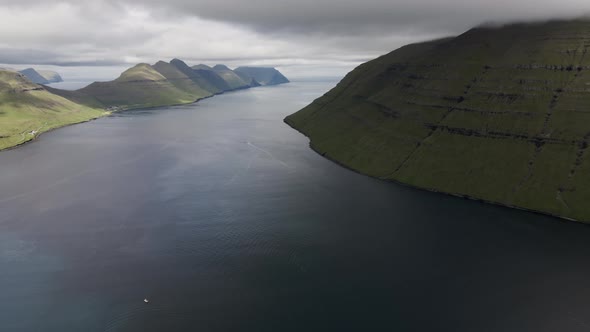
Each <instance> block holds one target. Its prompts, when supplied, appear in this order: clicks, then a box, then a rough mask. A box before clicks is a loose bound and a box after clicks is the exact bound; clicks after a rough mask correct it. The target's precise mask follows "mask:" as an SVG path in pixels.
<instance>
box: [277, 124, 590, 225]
mask: <svg viewBox="0 0 590 332" xmlns="http://www.w3.org/2000/svg"><path fill="white" fill-rule="evenodd" d="M283 122H284V123H285V124H287V125H288V126H289V127H291V128H293V129H294V130H296V131H297V132H299V133H300V134H302V135H303V136H305V137H307V138H308V139H309V147H310V149H312V150H313V151H314V152H315V153H317V154H318V155H320V156H322V157H323V158H326V159H327V160H329V161H331V162H333V163H335V164H337V165H339V166H340V167H343V168H346V169H348V170H350V171H353V172H355V173H357V174H360V175H363V176H366V177H369V178H371V179H375V180H379V181H383V182H390V183H395V184H398V185H402V186H404V187H408V188H412V189H417V190H424V191H429V192H433V193H437V194H444V195H447V196H452V197H457V198H461V199H465V200H470V201H476V202H479V203H485V204H489V205H495V206H500V207H503V208H509V209H515V210H520V211H525V212H530V213H534V214H538V215H543V216H547V217H553V218H556V219H559V220H561V221H563V222H575V223H578V224H583V225H588V226H590V222H587V221H583V220H577V219H573V218H569V217H565V216H560V215H557V214H554V213H550V212H545V211H541V210H534V209H528V208H524V207H520V206H515V205H510V204H506V203H502V202H496V201H491V200H487V199H484V198H479V197H474V196H470V195H461V194H453V193H449V192H445V191H441V190H437V189H433V188H425V187H419V186H415V185H412V184H409V183H405V182H401V181H398V180H394V179H384V178H378V177H373V176H370V175H367V174H365V173H363V172H361V171H359V170H357V169H354V168H352V167H350V166H348V165H346V164H344V163H342V162H340V161H338V160H336V159H334V158H331V157H330V156H328V155H327V154H326V153H322V152H320V151H318V150H317V149H316V148H315V147H314V146H313V143H312V140H311V138H310V137H309V136H307V135H306V134H305V133H304V132H302V131H301V130H299V129H298V128H296V127H295V126H293V125H291V124H290V123H289V122H288V121H287V118H285V119H283Z"/></svg>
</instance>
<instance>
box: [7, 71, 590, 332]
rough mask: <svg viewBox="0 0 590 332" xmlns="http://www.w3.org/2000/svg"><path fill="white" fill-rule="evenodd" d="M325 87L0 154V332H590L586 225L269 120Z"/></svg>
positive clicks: (97, 124) (289, 89)
mask: <svg viewBox="0 0 590 332" xmlns="http://www.w3.org/2000/svg"><path fill="white" fill-rule="evenodd" d="M332 84H333V83H317V82H316V83H293V84H289V85H283V86H277V87H269V88H257V89H251V90H246V91H240V92H235V93H228V94H226V95H222V96H217V97H215V98H212V99H208V100H205V101H202V102H200V103H198V104H196V105H190V106H183V107H172V108H162V109H155V110H145V111H134V112H127V113H122V114H117V115H115V116H112V117H109V118H104V119H100V120H97V121H93V122H90V123H85V124H81V125H76V126H72V127H68V128H63V129H60V130H58V131H55V132H52V133H48V134H46V135H43V136H42V137H41V138H40V139H39V140H38V141H36V142H34V143H32V144H28V145H25V146H23V147H20V148H18V149H15V150H10V151H4V152H1V153H0V331H3V332H4V331H51V332H53V331H60V332H61V331H88V332H92V331H344V330H353V331H376V330H387V331H588V330H589V329H590V227H588V226H584V225H579V224H574V223H564V222H562V221H559V220H556V219H552V218H548V217H543V216H539V215H535V214H530V213H526V212H521V211H514V210H510V209H505V208H500V207H494V206H488V205H483V204H480V203H476V202H471V201H465V200H461V199H457V198H452V197H447V196H444V195H438V194H432V193H427V192H422V191H418V190H413V189H409V188H405V187H402V186H399V185H395V184H391V183H384V182H380V181H377V180H374V179H371V178H367V177H364V176H362V175H358V174H355V173H352V172H350V171H348V170H346V169H343V168H340V167H339V166H337V165H335V164H333V163H331V162H329V161H327V160H325V159H323V158H322V157H320V156H318V155H316V154H315V153H314V152H312V151H311V150H310V149H309V148H308V140H307V139H306V138H305V137H303V136H302V135H300V134H299V133H297V132H296V131H294V130H292V129H291V128H289V127H288V126H286V125H285V124H283V122H282V119H283V117H284V116H286V115H288V114H290V113H292V112H294V111H296V110H298V109H299V108H301V107H303V106H305V105H306V104H307V103H309V102H310V101H311V100H313V99H314V98H316V97H318V96H320V95H321V94H322V93H323V92H325V91H326V90H328V89H329V88H330V87H331V85H332ZM144 298H148V299H149V301H150V302H149V303H148V304H146V303H144V302H143V299H144Z"/></svg>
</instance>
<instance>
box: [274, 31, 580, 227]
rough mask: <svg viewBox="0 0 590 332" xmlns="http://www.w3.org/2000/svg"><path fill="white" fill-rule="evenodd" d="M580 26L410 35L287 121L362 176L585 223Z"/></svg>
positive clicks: (325, 153) (313, 143) (316, 145)
mask: <svg viewBox="0 0 590 332" xmlns="http://www.w3.org/2000/svg"><path fill="white" fill-rule="evenodd" d="M589 36H590V21H587V20H576V21H555V22H549V23H542V24H541V23H539V24H515V25H509V26H504V27H502V28H476V29H472V30H470V31H468V32H466V33H465V34H463V35H461V36H458V37H456V38H450V39H444V40H438V41H433V42H428V43H422V44H415V45H409V46H406V47H403V48H401V49H398V50H396V51H394V52H392V53H390V54H387V55H385V56H382V57H380V58H378V59H375V60H373V61H370V62H368V63H365V64H363V65H361V66H359V67H358V68H357V69H355V70H354V71H352V72H351V73H349V74H348V75H347V76H346V77H345V78H344V79H343V80H342V81H341V82H340V83H339V84H338V86H337V87H335V88H334V89H333V90H331V91H330V92H328V93H327V94H326V95H324V96H323V97H321V98H319V99H317V100H316V101H314V102H313V103H312V104H311V105H309V106H308V107H306V108H304V109H303V110H301V111H299V112H297V113H295V114H293V115H291V116H289V117H287V118H286V119H285V121H286V122H287V123H288V124H290V125H291V126H293V127H295V128H296V129H298V130H300V131H301V132H303V133H304V134H306V135H307V136H309V137H310V139H311V145H312V147H313V148H314V149H315V150H317V151H318V152H319V153H321V154H323V155H325V156H327V157H329V158H331V159H333V160H336V161H338V162H340V163H342V164H344V165H346V166H348V167H350V168H352V169H354V170H357V171H359V172H362V173H365V174H368V175H371V176H375V177H379V178H382V179H386V180H394V181H399V182H402V183H405V184H409V185H412V186H416V187H420V188H425V189H429V190H436V191H442V192H446V193H451V194H456V195H461V196H466V197H470V198H478V199H483V200H487V201H491V202H495V203H499V204H504V205H509V206H515V207H520V208H525V209H531V210H536V211H541V212H544V213H548V214H552V215H558V216H563V217H568V218H573V219H577V220H582V221H590V205H588V204H587V197H590V186H587V185H586V184H587V183H590V182H589V181H590V153H589V151H588V142H589V140H590V54H588V51H589V48H590V39H589Z"/></svg>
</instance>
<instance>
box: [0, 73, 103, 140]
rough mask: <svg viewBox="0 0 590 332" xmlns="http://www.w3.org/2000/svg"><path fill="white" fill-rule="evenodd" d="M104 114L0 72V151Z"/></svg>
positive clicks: (21, 77) (26, 80)
mask: <svg viewBox="0 0 590 332" xmlns="http://www.w3.org/2000/svg"><path fill="white" fill-rule="evenodd" d="M105 114H106V113H105V112H104V111H102V110H101V109H95V108H90V107H86V106H82V105H79V104H76V103H74V102H72V101H70V100H67V99H65V98H63V97H60V96H57V95H55V94H52V93H51V92H49V91H47V90H45V89H44V88H43V87H42V86H40V85H37V84H34V83H32V82H31V81H29V80H28V79H27V78H26V77H25V76H24V75H22V74H19V73H17V72H13V71H3V70H0V150H1V149H5V148H9V147H12V146H15V145H18V144H22V143H24V142H26V141H29V140H32V139H34V138H35V137H36V136H38V135H39V134H41V133H43V132H45V131H48V130H51V129H54V128H57V127H62V126H65V125H68V124H72V123H78V122H83V121H88V120H90V119H94V118H97V117H100V116H103V115H105Z"/></svg>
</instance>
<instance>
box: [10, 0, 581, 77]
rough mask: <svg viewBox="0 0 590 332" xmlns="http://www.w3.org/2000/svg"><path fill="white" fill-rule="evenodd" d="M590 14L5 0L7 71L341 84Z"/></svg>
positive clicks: (421, 6) (471, 3) (448, 2)
mask: <svg viewBox="0 0 590 332" xmlns="http://www.w3.org/2000/svg"><path fill="white" fill-rule="evenodd" d="M588 14H590V1H588V0H561V1H554V0H553V1H548V0H494V1H489V0H362V1H360V0H358V1H349V0H249V1H245V0H143V1H140V0H126V1H115V0H34V1H33V0H0V64H3V65H2V66H10V67H12V68H16V69H21V68H24V67H27V66H30V65H35V66H37V67H44V68H57V69H58V71H60V72H65V73H66V75H64V76H66V77H67V76H70V77H80V76H81V74H80V72H82V71H84V72H86V73H88V72H94V73H95V74H93V75H95V76H96V77H98V76H101V75H102V76H101V78H102V77H103V76H104V78H105V79H107V78H111V76H115V77H116V76H117V75H116V74H117V73H118V72H120V70H121V69H124V68H126V67H130V66H132V65H134V64H136V63H139V62H147V63H154V62H156V61H158V60H166V61H169V60H170V59H172V58H180V59H183V60H185V61H186V62H187V63H189V64H190V65H193V64H198V63H205V64H209V65H214V64H217V63H224V64H226V65H228V66H230V67H235V66H239V65H260V66H274V67H277V68H278V69H279V70H281V71H282V72H284V73H285V74H286V75H287V76H289V77H308V76H341V75H343V74H345V73H346V72H348V71H349V70H351V69H352V68H354V67H355V66H357V65H358V64H360V63H362V62H365V61H368V60H370V59H372V58H375V57H377V56H379V55H381V54H385V53H387V52H390V51H392V50H394V49H396V48H398V47H401V46H403V45H405V44H408V43H412V42H417V41H424V40H429V39H434V38H439V37H446V36H452V35H458V34H461V33H463V32H464V31H466V30H468V29H469V28H471V27H473V26H477V25H480V24H482V23H495V24H503V23H507V22H514V21H535V20H546V19H553V18H570V17H580V16H583V15H588ZM55 66H58V67H55ZM112 78H114V77H112Z"/></svg>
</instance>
